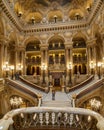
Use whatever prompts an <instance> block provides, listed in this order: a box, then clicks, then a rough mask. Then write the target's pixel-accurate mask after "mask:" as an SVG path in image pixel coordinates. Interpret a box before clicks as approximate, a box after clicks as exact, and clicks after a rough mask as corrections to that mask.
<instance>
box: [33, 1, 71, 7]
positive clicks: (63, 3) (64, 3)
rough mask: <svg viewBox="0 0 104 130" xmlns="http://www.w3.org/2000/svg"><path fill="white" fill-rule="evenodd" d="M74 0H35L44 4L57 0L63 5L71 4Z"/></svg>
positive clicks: (47, 4) (48, 4)
mask: <svg viewBox="0 0 104 130" xmlns="http://www.w3.org/2000/svg"><path fill="white" fill-rule="evenodd" d="M71 1H72V0H35V2H36V3H37V4H41V5H43V6H50V5H51V3H52V2H57V3H59V4H60V5H61V6H64V5H66V4H69V3H70V2H71Z"/></svg>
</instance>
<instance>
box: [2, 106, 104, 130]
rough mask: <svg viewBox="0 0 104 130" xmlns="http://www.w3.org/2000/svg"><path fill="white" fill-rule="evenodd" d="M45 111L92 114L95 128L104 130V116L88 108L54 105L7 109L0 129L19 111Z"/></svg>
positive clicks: (10, 121)
mask: <svg viewBox="0 0 104 130" xmlns="http://www.w3.org/2000/svg"><path fill="white" fill-rule="evenodd" d="M34 112H35V113H45V112H66V113H70V114H82V115H89V116H93V117H94V118H95V119H97V121H98V122H97V128H98V129H99V130H104V118H103V117H102V116H101V115H100V114H99V113H97V112H94V111H92V110H89V109H84V108H72V107H66V108H58V107H57V108H56V107H27V108H20V109H15V110H12V111H9V112H8V113H7V114H6V115H5V116H4V117H3V118H2V119H1V120H0V130H8V128H9V125H11V124H13V117H14V116H15V115H17V114H20V113H34Z"/></svg>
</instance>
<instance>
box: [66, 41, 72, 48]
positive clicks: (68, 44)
mask: <svg viewBox="0 0 104 130" xmlns="http://www.w3.org/2000/svg"><path fill="white" fill-rule="evenodd" d="M70 48H73V42H70V43H65V49H70Z"/></svg>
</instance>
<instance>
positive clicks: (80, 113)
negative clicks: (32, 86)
mask: <svg viewBox="0 0 104 130" xmlns="http://www.w3.org/2000/svg"><path fill="white" fill-rule="evenodd" d="M37 126H43V127H44V126H48V127H49V126H51V127H56V126H58V127H61V126H63V127H67V128H76V129H77V130H78V129H79V130H87V129H89V130H90V129H91V130H97V129H99V130H104V118H103V117H102V116H101V115H100V114H98V113H96V112H94V111H92V110H88V109H84V108H70V107H68V108H67V107H66V108H55V107H49V108H48V107H28V108H21V109H16V110H12V111H10V112H8V113H7V114H6V115H5V116H4V117H3V118H2V119H1V120H0V130H9V129H10V130H11V129H12V130H20V129H22V128H34V127H37Z"/></svg>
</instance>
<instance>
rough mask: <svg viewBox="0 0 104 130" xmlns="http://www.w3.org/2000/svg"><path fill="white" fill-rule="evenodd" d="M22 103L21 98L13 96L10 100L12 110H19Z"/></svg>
mask: <svg viewBox="0 0 104 130" xmlns="http://www.w3.org/2000/svg"><path fill="white" fill-rule="evenodd" d="M22 103H23V99H22V98H21V97H18V96H14V97H11V98H10V104H11V106H12V107H13V108H14V107H15V108H19V107H20V105H21V104H22Z"/></svg>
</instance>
